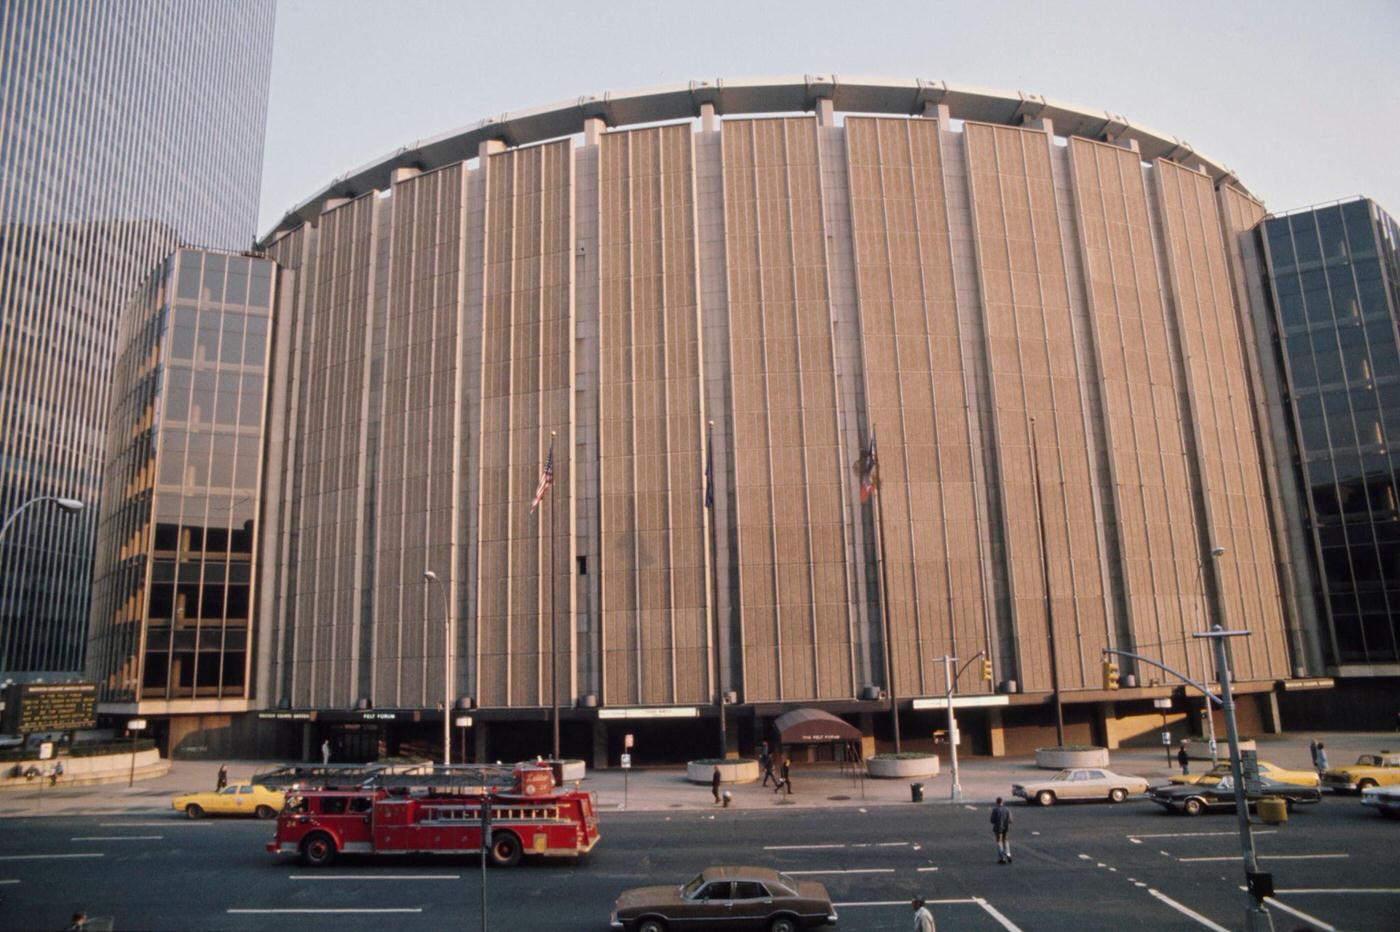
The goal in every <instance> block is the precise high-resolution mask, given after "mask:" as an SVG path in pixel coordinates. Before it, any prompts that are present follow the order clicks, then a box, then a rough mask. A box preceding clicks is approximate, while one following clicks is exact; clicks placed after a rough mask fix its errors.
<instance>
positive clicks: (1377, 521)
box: [1263, 200, 1400, 664]
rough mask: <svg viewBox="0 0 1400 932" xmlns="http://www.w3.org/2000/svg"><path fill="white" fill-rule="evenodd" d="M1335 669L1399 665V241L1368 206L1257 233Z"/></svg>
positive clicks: (1301, 216)
mask: <svg viewBox="0 0 1400 932" xmlns="http://www.w3.org/2000/svg"><path fill="white" fill-rule="evenodd" d="M1263 233H1264V235H1263V239H1264V244H1265V249H1266V252H1267V257H1268V266H1269V278H1270V283H1271V285H1272V290H1273V298H1274V311H1275V323H1276V326H1277V328H1278V334H1279V337H1280V346H1281V349H1282V352H1283V356H1284V367H1285V370H1286V373H1287V381H1288V390H1289V394H1290V396H1291V408H1292V415H1293V419H1294V424H1295V426H1296V429H1297V441H1298V450H1299V461H1300V469H1301V475H1302V480H1303V483H1304V485H1305V488H1306V499H1307V501H1306V506H1305V507H1306V509H1307V512H1308V519H1309V524H1310V532H1311V536H1312V544H1313V547H1314V551H1315V555H1316V559H1317V561H1318V564H1319V567H1320V576H1321V580H1322V599H1323V601H1324V603H1325V605H1324V607H1325V611H1326V616H1327V619H1328V624H1329V629H1330V631H1329V634H1330V644H1329V645H1328V646H1329V649H1330V657H1329V659H1330V660H1331V662H1332V663H1334V664H1356V663H1373V664H1375V663H1395V662H1396V661H1397V660H1400V646H1398V645H1400V630H1397V618H1400V512H1398V511H1397V507H1396V484H1397V473H1400V346H1397V341H1396V308H1397V306H1400V302H1397V298H1398V297H1400V294H1398V293H1397V290H1396V289H1397V282H1400V277H1398V276H1397V243H1400V229H1397V226H1396V223H1395V221H1394V220H1393V219H1392V218H1391V217H1390V216H1388V215H1387V214H1386V213H1385V212H1384V211H1382V210H1381V209H1380V208H1379V207H1377V206H1376V205H1375V204H1374V203H1372V202H1371V201H1368V200H1355V201H1350V202H1348V203H1344V204H1334V205H1329V206H1326V207H1319V208H1315V209H1311V210H1307V211H1304V212H1299V213H1294V214H1290V215H1287V216H1280V217H1271V218H1269V219H1267V220H1266V221H1265V222H1264V227H1263Z"/></svg>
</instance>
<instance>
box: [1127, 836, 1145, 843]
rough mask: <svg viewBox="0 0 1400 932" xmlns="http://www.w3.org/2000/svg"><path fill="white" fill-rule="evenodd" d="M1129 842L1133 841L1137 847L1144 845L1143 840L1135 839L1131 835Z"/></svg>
mask: <svg viewBox="0 0 1400 932" xmlns="http://www.w3.org/2000/svg"><path fill="white" fill-rule="evenodd" d="M1128 841H1131V842H1132V843H1133V844H1135V845H1140V844H1142V839H1141V838H1134V837H1133V836H1131V835H1129V836H1128Z"/></svg>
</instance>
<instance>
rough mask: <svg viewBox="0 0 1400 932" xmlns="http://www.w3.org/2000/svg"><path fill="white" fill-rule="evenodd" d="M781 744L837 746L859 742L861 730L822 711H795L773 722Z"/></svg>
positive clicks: (786, 713) (780, 716)
mask: <svg viewBox="0 0 1400 932" xmlns="http://www.w3.org/2000/svg"><path fill="white" fill-rule="evenodd" d="M773 730H774V731H775V732H777V736H778V743H779V744H837V743H840V742H843V741H859V740H860V739H861V733H860V729H859V728H857V727H856V726H854V725H851V724H849V723H847V722H845V721H843V720H841V719H839V718H837V717H836V716H834V715H832V714H831V713H830V712H823V711H821V710H820V709H793V710H792V711H791V712H785V713H783V714H782V715H779V716H778V717H777V719H775V720H774V722H773Z"/></svg>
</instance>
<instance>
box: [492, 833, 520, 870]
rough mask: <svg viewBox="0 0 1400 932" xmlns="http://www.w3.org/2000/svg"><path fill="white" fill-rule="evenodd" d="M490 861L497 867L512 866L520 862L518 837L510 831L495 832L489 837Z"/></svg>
mask: <svg viewBox="0 0 1400 932" xmlns="http://www.w3.org/2000/svg"><path fill="white" fill-rule="evenodd" d="M491 862H492V863H493V864H495V865H496V866H497V867H514V866H515V865H517V864H519V863H520V839H519V838H516V837H515V836H514V835H512V834H511V833H510V832H497V833H496V835H495V837H494V838H492V839H491Z"/></svg>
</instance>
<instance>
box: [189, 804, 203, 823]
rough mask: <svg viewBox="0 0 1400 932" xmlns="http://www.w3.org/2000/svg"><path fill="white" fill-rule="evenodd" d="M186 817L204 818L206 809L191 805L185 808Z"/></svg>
mask: <svg viewBox="0 0 1400 932" xmlns="http://www.w3.org/2000/svg"><path fill="white" fill-rule="evenodd" d="M185 816H186V817H187V818H190V819H202V818H204V807H203V806H201V805H199V804H198V803H190V804H189V805H188V806H186V807H185Z"/></svg>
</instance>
